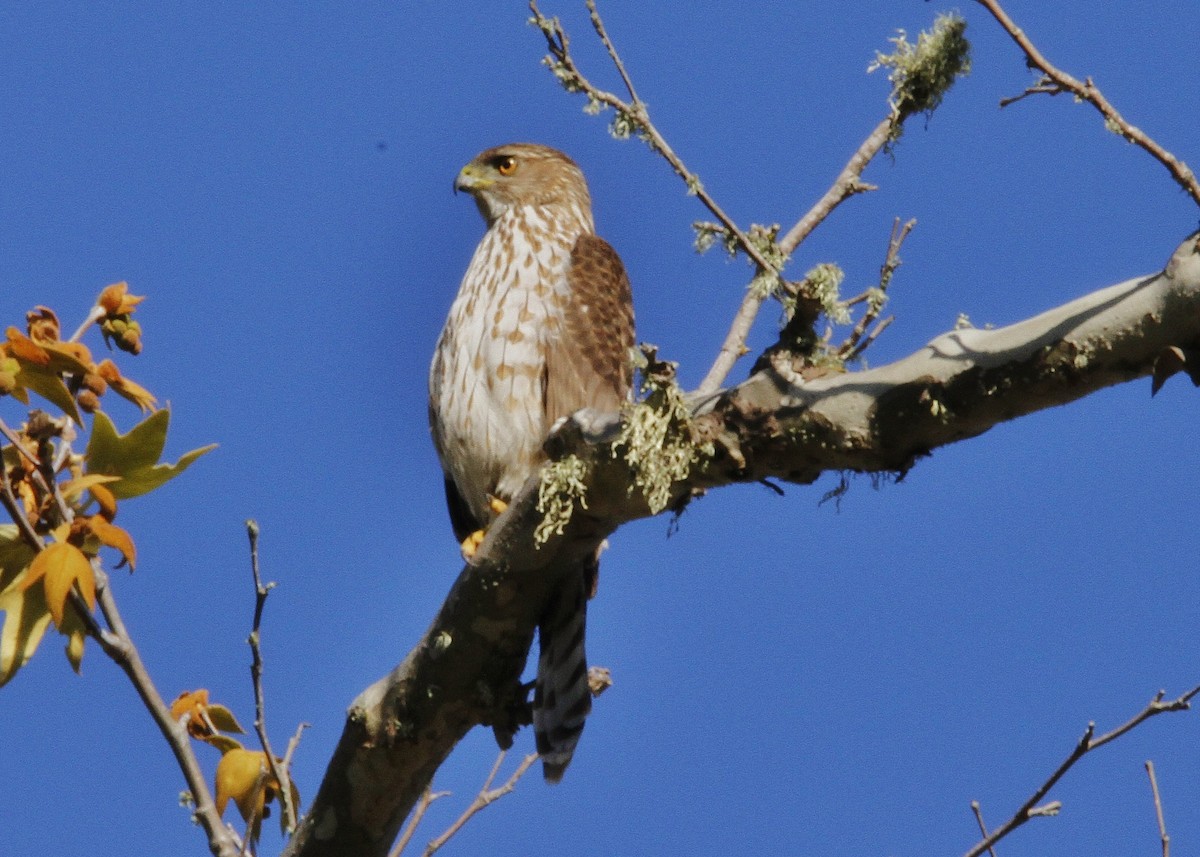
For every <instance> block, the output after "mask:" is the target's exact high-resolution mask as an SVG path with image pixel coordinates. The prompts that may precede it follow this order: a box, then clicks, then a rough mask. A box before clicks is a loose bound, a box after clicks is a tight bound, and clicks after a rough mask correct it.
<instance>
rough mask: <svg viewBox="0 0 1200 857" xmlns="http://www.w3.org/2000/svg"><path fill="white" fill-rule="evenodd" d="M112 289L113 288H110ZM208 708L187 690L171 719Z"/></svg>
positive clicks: (202, 694) (201, 692) (203, 694)
mask: <svg viewBox="0 0 1200 857" xmlns="http://www.w3.org/2000/svg"><path fill="white" fill-rule="evenodd" d="M110 288H111V287H110ZM207 706H208V691H207V690H206V689H205V688H203V687H202V688H199V689H198V690H185V691H184V692H183V693H181V694H179V696H177V697H175V701H174V702H172V703H171V719H172V720H178V719H179V718H181V717H183V715H185V714H190V713H192V712H193V711H197V710H199V711H203V710H204V708H206V707H207Z"/></svg>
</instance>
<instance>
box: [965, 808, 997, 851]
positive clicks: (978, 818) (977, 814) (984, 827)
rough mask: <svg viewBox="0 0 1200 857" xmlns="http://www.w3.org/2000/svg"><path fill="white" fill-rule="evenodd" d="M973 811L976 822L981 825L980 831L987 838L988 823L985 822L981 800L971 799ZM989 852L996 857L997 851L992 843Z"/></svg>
mask: <svg viewBox="0 0 1200 857" xmlns="http://www.w3.org/2000/svg"><path fill="white" fill-rule="evenodd" d="M971 812H973V813H975V822H976V824H978V825H979V832H980V833H982V834H983V838H984V839H987V835H988V831H987V825H986V824H984V823H983V810H982V809H981V808H980V806H979V801H977V800H973V801H971ZM988 854H990V855H991V857H996V852H995V850H993V849H992V847H991V846H990V845H989V846H988Z"/></svg>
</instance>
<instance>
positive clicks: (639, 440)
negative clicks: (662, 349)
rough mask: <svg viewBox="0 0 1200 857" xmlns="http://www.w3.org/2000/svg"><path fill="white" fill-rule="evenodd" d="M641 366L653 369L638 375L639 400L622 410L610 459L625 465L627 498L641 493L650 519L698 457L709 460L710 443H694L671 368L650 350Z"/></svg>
mask: <svg viewBox="0 0 1200 857" xmlns="http://www.w3.org/2000/svg"><path fill="white" fill-rule="evenodd" d="M644 362H645V363H646V364H647V365H648V366H650V367H651V370H649V371H648V370H647V369H646V368H645V367H643V370H642V394H643V399H642V401H640V402H638V403H637V404H635V405H633V406H631V407H630V408H629V409H628V410H627V411H626V413H625V419H624V421H623V424H622V426H621V433H620V434H619V435H618V437H617V440H616V442H614V444H613V457H614V458H618V457H619V458H623V459H624V460H625V462H626V463H627V464H629V466H630V468H631V469H632V470H633V484H632V485H631V486H630V489H629V490H630V493H632V492H633V491H634V490H635V489H636V490H638V491H640V492H641V494H642V496H643V497H644V498H645V500H646V505H647V506H649V508H650V514H652V515H657V514H658V513H659V512H661V511H662V510H664V509H666V508H667V506H668V505H670V503H671V497H672V490H671V489H672V487H673V486H674V485H675V484H676V483H678V482H682V481H684V480H686V479H687V478H688V476H689V474H690V473H691V472H692V468H693V467H694V466H695V465H696V464H697V463H698V462H699V461H700V460H701V458H702V457H707V456H711V455H712V444H711V443H708V444H697V443H696V440H695V437H694V432H693V430H692V415H691V410H690V409H689V408H688V405H687V402H686V401H685V400H684V397H683V391H682V390H681V389H680V388H679V385H678V384H676V383H675V379H674V368H673V366H672V365H671V364H666V363H661V362H658V361H657V359H656V358H655V357H654V352H653V349H650V350H648V351H647V352H646V353H645V361H644ZM663 370H665V371H663Z"/></svg>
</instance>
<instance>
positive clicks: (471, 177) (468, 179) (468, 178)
mask: <svg viewBox="0 0 1200 857" xmlns="http://www.w3.org/2000/svg"><path fill="white" fill-rule="evenodd" d="M491 183H492V180H491V179H488V178H485V177H484V176H481V175H480V174H479V168H478V167H476V166H475V165H474V164H467V165H466V166H465V167H463V168H462V170H461V171H460V172H459V174H458V176H457V177H456V178H455V179H454V192H455V193H456V194H457V193H458V192H459V191H460V190H462V191H466V192H467V193H474V192H475V191H477V190H482V189H483V188H485V187H487V186H488V185H490V184H491Z"/></svg>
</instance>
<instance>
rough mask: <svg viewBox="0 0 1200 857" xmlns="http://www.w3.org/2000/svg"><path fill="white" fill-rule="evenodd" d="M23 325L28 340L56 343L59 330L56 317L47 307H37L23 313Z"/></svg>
mask: <svg viewBox="0 0 1200 857" xmlns="http://www.w3.org/2000/svg"><path fill="white" fill-rule="evenodd" d="M25 324H26V325H27V327H28V330H29V338H30V339H32V340H34V341H35V342H41V343H47V342H57V341H58V336H59V333H58V332H59V329H60V327H61V325H59V323H58V316H57V315H55V314H54V310H52V309H50V307H48V306H37V307H34V308H33V309H31V310H30V311H29V312H27V313H25Z"/></svg>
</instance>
